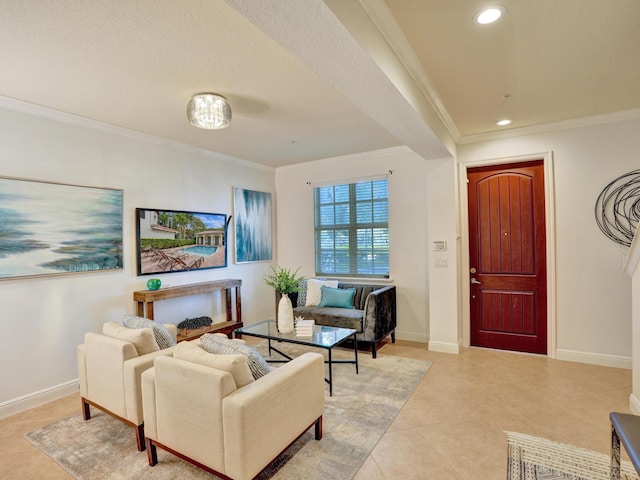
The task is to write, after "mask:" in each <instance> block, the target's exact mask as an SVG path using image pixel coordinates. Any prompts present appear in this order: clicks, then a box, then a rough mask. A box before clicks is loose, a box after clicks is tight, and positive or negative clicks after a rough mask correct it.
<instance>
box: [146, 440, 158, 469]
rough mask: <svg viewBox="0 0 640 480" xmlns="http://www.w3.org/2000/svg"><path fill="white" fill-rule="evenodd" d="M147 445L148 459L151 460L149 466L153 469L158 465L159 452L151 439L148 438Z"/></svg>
mask: <svg viewBox="0 0 640 480" xmlns="http://www.w3.org/2000/svg"><path fill="white" fill-rule="evenodd" d="M145 443H146V444H147V458H148V459H149V465H151V466H152V467H153V466H154V465H155V464H157V463H158V452H157V450H156V446H155V445H154V444H153V442H152V441H151V439H150V438H146V439H145Z"/></svg>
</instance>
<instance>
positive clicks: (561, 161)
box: [458, 119, 640, 368]
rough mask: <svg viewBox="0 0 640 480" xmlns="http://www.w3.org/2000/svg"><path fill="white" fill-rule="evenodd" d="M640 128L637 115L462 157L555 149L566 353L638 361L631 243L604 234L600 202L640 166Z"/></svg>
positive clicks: (560, 316) (497, 144)
mask: <svg viewBox="0 0 640 480" xmlns="http://www.w3.org/2000/svg"><path fill="white" fill-rule="evenodd" d="M639 134H640V120H636V119H630V120H622V121H618V122H613V123H608V124H602V125H594V126H586V127H581V128H573V129H564V130H557V131H554V132H547V133H539V134H532V135H523V136H519V137H513V138H505V139H501V140H494V141H487V142H479V143H475V144H470V145H460V146H459V148H458V160H459V161H460V162H461V163H469V162H475V161H480V160H490V159H496V158H508V157H515V156H522V155H529V154H534V153H545V152H552V154H553V159H554V165H555V174H554V181H555V205H556V211H555V215H556V225H555V227H556V238H555V245H556V269H557V291H556V293H557V332H556V333H557V351H556V355H557V358H559V359H566V360H575V361H584V362H589V363H599V364H604V365H612V366H624V367H628V368H630V367H631V282H630V280H629V277H628V276H627V275H626V274H625V273H623V270H622V267H623V261H624V259H625V257H626V255H627V251H628V249H627V248H624V247H622V246H620V245H618V244H616V243H614V242H613V241H611V240H609V239H608V238H606V237H605V236H604V234H602V233H601V232H600V230H599V229H598V226H597V225H596V222H595V217H594V205H595V202H596V199H597V197H598V195H599V194H600V192H601V191H602V189H603V188H604V187H605V186H606V185H607V184H608V183H609V182H611V181H612V180H614V179H615V178H616V177H618V176H619V175H622V174H624V173H627V172H629V171H631V170H635V169H637V168H638V152H640V135H639ZM462 275H463V276H464V273H462ZM463 308H467V309H468V306H463Z"/></svg>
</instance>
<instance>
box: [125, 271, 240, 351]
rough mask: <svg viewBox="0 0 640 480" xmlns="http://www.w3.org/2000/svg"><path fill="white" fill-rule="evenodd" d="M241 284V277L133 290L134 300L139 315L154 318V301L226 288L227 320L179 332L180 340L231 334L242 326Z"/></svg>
mask: <svg viewBox="0 0 640 480" xmlns="http://www.w3.org/2000/svg"><path fill="white" fill-rule="evenodd" d="M241 286H242V280H240V279H226V280H214V281H211V282H202V283H192V284H191V285H180V286H176V287H166V288H160V289H158V290H138V291H135V292H133V300H134V301H135V302H137V307H136V312H137V315H138V316H139V317H146V318H148V319H149V320H153V309H154V302H157V301H159V300H167V299H169V298H176V297H185V296H187V295H198V294H201V293H210V292H215V291H218V290H224V291H225V306H226V312H227V321H226V322H222V323H217V324H214V325H211V326H210V327H207V328H206V329H195V330H191V332H192V333H191V334H186V335H182V334H179V335H178V340H179V341H180V340H191V339H193V338H197V337H199V336H200V335H202V334H204V333H211V332H221V333H225V334H227V335H231V333H232V332H233V331H234V330H235V329H236V328H240V327H242V306H241V305H242V302H241V296H240V287H241ZM232 289H235V297H236V308H235V310H236V319H235V321H234V319H233V309H232V308H231V290H232ZM145 312H146V315H145Z"/></svg>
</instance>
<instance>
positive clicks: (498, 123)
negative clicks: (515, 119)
mask: <svg viewBox="0 0 640 480" xmlns="http://www.w3.org/2000/svg"><path fill="white" fill-rule="evenodd" d="M510 123H511V120H507V119H506V118H505V119H504V120H500V121H498V122H496V125H498V126H499V127H504V126H505V125H509V124H510Z"/></svg>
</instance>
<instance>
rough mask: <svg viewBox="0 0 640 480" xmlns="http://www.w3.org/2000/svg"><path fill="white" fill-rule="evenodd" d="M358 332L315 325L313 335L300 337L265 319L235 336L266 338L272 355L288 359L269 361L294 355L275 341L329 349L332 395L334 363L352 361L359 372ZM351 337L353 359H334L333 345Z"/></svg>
mask: <svg viewBox="0 0 640 480" xmlns="http://www.w3.org/2000/svg"><path fill="white" fill-rule="evenodd" d="M356 333H357V330H353V329H352V328H337V327H327V326H324V325H315V326H314V327H313V335H312V336H311V337H298V336H296V333H295V331H294V332H293V333H280V332H279V331H278V326H277V323H276V321H275V320H264V321H262V322H258V323H254V324H252V325H248V326H244V327H242V328H238V329H236V330H235V336H236V337H237V338H242V336H243V335H246V336H247V337H257V338H266V339H267V340H268V342H269V356H271V352H272V351H273V352H276V353H278V354H279V355H281V356H282V357H284V358H285V359H286V360H273V359H272V360H267V361H269V362H288V361H289V360H291V359H292V357H290V356H289V355H287V354H286V353H284V352H282V351H280V350H278V349H277V348H276V347H274V346H273V343H274V342H284V343H295V344H298V345H307V346H309V347H316V348H324V349H325V350H327V351H328V352H329V353H328V359H327V360H325V362H324V363H326V364H327V365H329V378H325V381H326V382H327V383H328V384H329V395H330V396H333V372H332V368H331V367H332V366H333V364H335V363H352V364H354V365H355V366H356V374H357V373H358V340H357V339H356ZM349 339H351V340H353V360H334V359H333V358H332V355H331V350H332V349H333V347H335V346H337V345H339V344H341V343H342V342H345V341H347V340H349Z"/></svg>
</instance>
